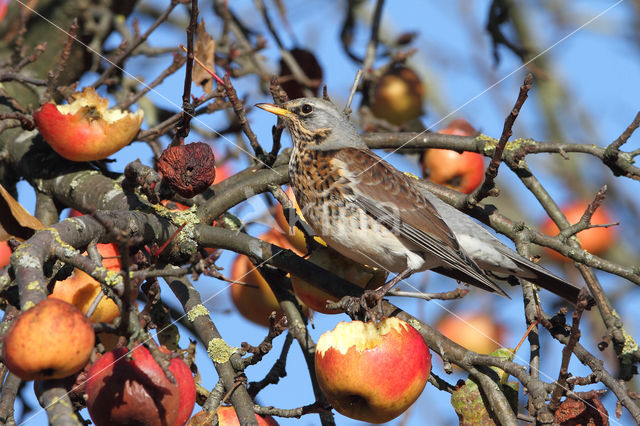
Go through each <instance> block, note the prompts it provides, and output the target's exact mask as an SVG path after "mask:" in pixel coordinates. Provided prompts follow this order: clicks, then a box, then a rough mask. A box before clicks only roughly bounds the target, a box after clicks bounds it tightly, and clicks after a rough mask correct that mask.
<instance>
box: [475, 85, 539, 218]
mask: <svg viewBox="0 0 640 426" xmlns="http://www.w3.org/2000/svg"><path fill="white" fill-rule="evenodd" d="M532 84H533V76H532V75H531V74H527V76H526V77H525V79H524V83H523V84H522V86H520V93H519V94H518V99H516V103H515V105H514V106H513V109H512V110H511V112H510V113H509V115H508V116H507V118H506V119H505V120H504V127H503V129H502V134H501V135H500V140H499V141H498V144H497V145H496V147H495V151H494V152H493V157H492V158H491V162H490V163H489V166H488V167H487V170H485V172H484V182H482V185H481V186H480V187H479V188H477V189H476V190H475V191H473V192H472V193H471V194H469V196H468V197H467V204H468V205H469V206H474V205H476V204H477V203H478V202H480V201H482V200H483V199H484V198H486V197H487V196H489V195H490V193H491V191H492V190H493V189H494V188H495V184H494V179H495V178H496V176H498V167H500V163H501V162H502V153H503V151H504V147H505V146H506V145H507V141H508V140H509V138H510V137H511V134H512V133H513V132H512V128H513V123H514V122H515V121H516V118H518V114H520V108H522V105H523V104H524V101H526V100H527V97H528V95H529V89H531V85H532Z"/></svg>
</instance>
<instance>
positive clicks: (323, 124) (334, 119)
mask: <svg viewBox="0 0 640 426" xmlns="http://www.w3.org/2000/svg"><path fill="white" fill-rule="evenodd" d="M256 106H257V107H258V108H261V109H263V110H265V111H268V112H270V113H273V114H276V115H277V116H279V117H281V118H282V119H283V120H284V123H285V124H286V126H287V129H289V133H291V139H292V140H293V143H294V145H296V146H298V147H303V146H304V147H307V148H308V149H320V150H331V149H340V148H366V145H365V144H364V142H363V141H362V139H361V138H360V136H359V135H358V131H357V129H356V128H355V126H354V125H353V124H352V123H351V121H349V118H347V116H346V115H344V113H343V112H342V111H340V110H339V109H338V108H336V106H335V105H334V104H332V103H331V102H329V101H325V100H324V99H319V98H299V99H294V100H291V101H288V102H285V103H284V104H282V105H280V106H277V105H274V104H266V103H265V104H257V105H256Z"/></svg>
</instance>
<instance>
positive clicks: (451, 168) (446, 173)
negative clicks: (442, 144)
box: [422, 118, 484, 194]
mask: <svg viewBox="0 0 640 426" xmlns="http://www.w3.org/2000/svg"><path fill="white" fill-rule="evenodd" d="M438 133H442V134H444V135H457V136H475V135H476V134H477V133H478V132H477V131H476V130H475V129H474V128H473V127H472V126H471V125H470V124H469V123H468V122H467V121H466V120H463V119H461V118H458V119H456V120H453V121H452V122H451V124H449V126H448V127H446V128H444V129H442V130H440V131H439V132H438ZM422 173H423V175H424V177H425V178H426V179H429V180H430V181H431V182H435V183H437V184H440V185H444V186H447V187H449V188H452V189H455V190H456V191H460V192H462V193H465V194H469V193H471V192H472V191H473V190H474V189H476V188H477V187H478V186H480V184H481V183H482V181H483V180H484V157H483V156H482V155H481V154H478V153H476V152H469V151H463V152H461V153H459V152H456V151H451V150H449V149H438V148H430V149H428V150H426V151H425V152H424V154H423V156H422Z"/></svg>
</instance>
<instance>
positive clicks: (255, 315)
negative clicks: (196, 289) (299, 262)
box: [231, 228, 308, 327]
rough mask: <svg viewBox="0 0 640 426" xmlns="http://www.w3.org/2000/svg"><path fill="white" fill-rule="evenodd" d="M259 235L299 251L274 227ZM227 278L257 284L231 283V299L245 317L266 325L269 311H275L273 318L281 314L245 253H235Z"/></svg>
mask: <svg viewBox="0 0 640 426" xmlns="http://www.w3.org/2000/svg"><path fill="white" fill-rule="evenodd" d="M259 238H260V239H261V240H264V241H266V242H268V243H271V244H275V245H277V246H279V247H282V248H284V249H289V250H293V251H294V252H295V253H297V254H298V255H300V252H299V251H297V250H296V249H295V248H294V247H292V246H291V244H290V243H289V241H288V240H287V238H286V237H285V235H284V234H282V233H281V232H280V231H278V230H277V229H275V228H274V229H271V230H270V231H268V232H266V233H265V234H263V235H261V236H260V237H259ZM231 279H232V280H233V281H240V282H242V283H247V284H251V285H253V286H256V287H257V288H256V287H250V286H246V285H242V284H232V285H231V300H232V301H233V304H234V305H235V306H236V308H237V309H238V311H239V312H240V314H242V316H244V317H245V318H246V319H248V320H249V321H251V322H254V323H256V324H260V325H264V326H265V327H268V326H269V315H271V312H273V311H276V313H277V318H281V317H282V315H283V314H282V310H281V309H280V304H279V303H278V300H277V299H276V296H275V295H274V294H273V292H272V291H271V287H269V284H268V283H267V282H266V281H265V279H264V278H263V277H262V275H260V272H259V271H258V269H257V268H256V267H255V266H254V265H253V263H251V261H250V260H249V258H248V257H247V256H245V255H238V256H237V257H236V259H235V260H234V262H233V264H232V265H231ZM303 308H304V309H305V312H307V313H308V310H307V308H306V307H304V306H303Z"/></svg>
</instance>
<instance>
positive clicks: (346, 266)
mask: <svg viewBox="0 0 640 426" xmlns="http://www.w3.org/2000/svg"><path fill="white" fill-rule="evenodd" d="M307 260H309V261H310V262H312V263H314V264H316V265H318V266H320V267H322V268H324V269H326V270H328V271H331V272H333V273H334V274H336V275H337V276H339V277H340V278H344V279H345V280H347V281H349V282H350V283H352V284H354V285H357V286H358V287H361V288H363V289H366V290H372V289H376V288H378V287H380V286H381V285H383V284H384V283H385V280H386V278H387V274H386V273H385V271H383V270H382V269H374V268H371V267H368V266H365V265H361V264H359V263H357V262H354V261H353V260H351V259H348V258H346V257H344V256H343V255H341V254H340V253H338V252H337V251H335V250H332V249H330V248H325V247H318V248H316V249H315V250H314V251H313V252H312V253H311V256H310V257H309V259H307ZM291 285H292V286H293V291H294V292H295V294H296V296H297V297H298V298H299V299H300V300H301V301H302V302H303V303H304V304H305V305H307V306H308V307H309V308H311V309H313V310H314V311H316V312H321V313H323V314H329V315H334V314H340V313H342V312H343V311H342V310H341V309H328V308H327V307H326V306H327V301H332V302H336V301H338V298H337V297H335V296H333V295H332V294H330V293H328V292H326V291H323V290H321V289H319V288H318V287H315V286H313V285H311V284H309V283H308V282H306V281H304V280H303V279H301V278H298V277H297V276H295V275H292V276H291Z"/></svg>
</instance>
